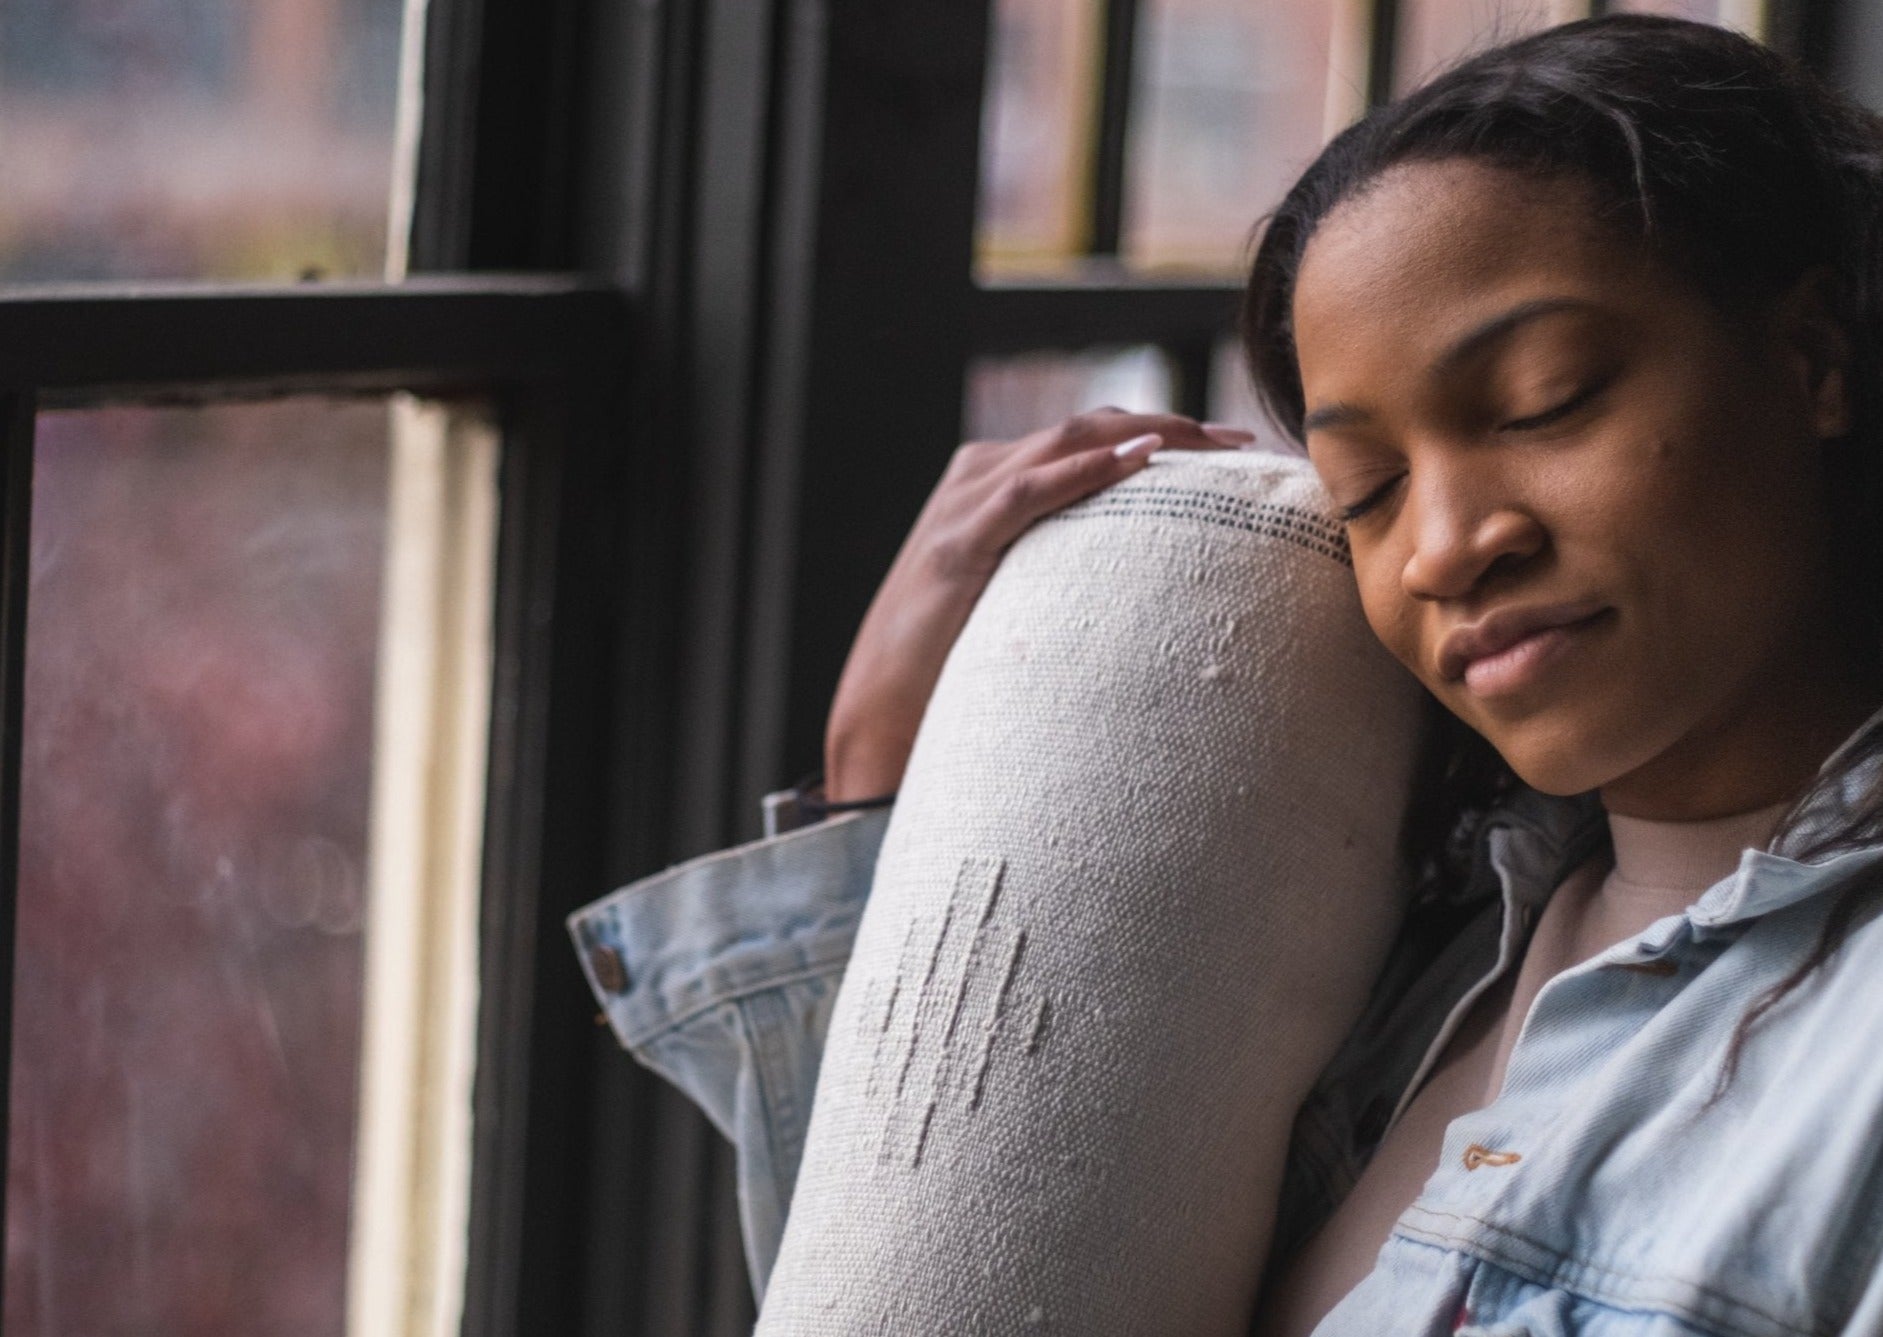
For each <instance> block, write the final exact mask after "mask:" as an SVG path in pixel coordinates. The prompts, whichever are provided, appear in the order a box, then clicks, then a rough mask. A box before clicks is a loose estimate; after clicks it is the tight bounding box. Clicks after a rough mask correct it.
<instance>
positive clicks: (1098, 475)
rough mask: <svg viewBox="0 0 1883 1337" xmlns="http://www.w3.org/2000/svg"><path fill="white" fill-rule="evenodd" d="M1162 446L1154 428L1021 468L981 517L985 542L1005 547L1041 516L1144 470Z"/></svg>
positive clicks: (988, 505) (996, 494) (1008, 480)
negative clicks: (984, 530) (1110, 443)
mask: <svg viewBox="0 0 1883 1337" xmlns="http://www.w3.org/2000/svg"><path fill="white" fill-rule="evenodd" d="M1164 444H1165V442H1164V439H1163V438H1162V437H1161V436H1159V435H1157V434H1156V433H1154V432H1146V433H1141V434H1140V435H1138V436H1136V437H1132V438H1128V439H1126V440H1125V441H1122V442H1118V443H1115V444H1113V445H1110V446H1102V447H1098V448H1096V449H1092V450H1085V451H1081V452H1079V453H1078V454H1075V455H1067V456H1065V457H1063V458H1060V459H1055V460H1051V461H1049V462H1047V463H1044V464H1036V465H1033V466H1031V467H1029V468H1026V469H1023V470H1021V471H1020V472H1018V473H1016V474H1014V475H1013V476H1012V477H1010V478H1008V479H1007V480H1006V481H1005V482H1004V483H1003V484H1002V485H1001V487H1000V488H998V489H997V490H996V491H995V493H994V494H993V496H991V497H990V498H989V499H988V501H987V503H986V505H985V507H984V508H983V510H982V513H981V515H980V517H979V519H980V522H981V523H982V524H983V525H984V526H985V528H986V540H987V541H988V542H989V543H990V544H991V545H992V546H993V547H996V548H1004V547H1006V546H1007V544H1009V543H1011V542H1013V540H1014V539H1016V538H1018V537H1019V536H1020V534H1021V532H1022V531H1023V530H1025V529H1026V527H1027V526H1028V525H1030V524H1032V523H1033V522H1034V521H1035V520H1037V519H1039V518H1040V517H1041V516H1043V515H1047V514H1050V513H1051V512H1053V511H1056V510H1059V509H1060V508H1061V507H1064V506H1069V505H1071V504H1072V503H1073V502H1075V501H1078V500H1080V499H1081V498H1083V497H1087V496H1090V495H1091V494H1092V493H1094V492H1097V491H1098V490H1099V489H1100V488H1103V487H1107V486H1109V485H1110V484H1112V483H1115V482H1117V481H1118V480H1119V479H1121V478H1125V477H1127V476H1129V475H1130V474H1133V473H1136V472H1137V471H1138V470H1139V469H1141V468H1143V467H1144V465H1145V462H1146V461H1147V460H1149V459H1150V457H1151V455H1152V454H1153V453H1155V452H1156V451H1157V450H1158V449H1160V448H1161V447H1163V446H1164Z"/></svg>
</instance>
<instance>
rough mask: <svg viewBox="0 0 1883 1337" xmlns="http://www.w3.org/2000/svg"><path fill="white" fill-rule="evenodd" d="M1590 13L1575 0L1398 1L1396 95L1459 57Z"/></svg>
mask: <svg viewBox="0 0 1883 1337" xmlns="http://www.w3.org/2000/svg"><path fill="white" fill-rule="evenodd" d="M1587 12H1588V7H1587V5H1586V4H1581V3H1577V0H1400V5H1399V26H1398V28H1397V29H1396V30H1395V32H1394V34H1393V45H1394V53H1393V92H1394V93H1395V94H1398V93H1403V92H1406V91H1408V90H1409V89H1412V88H1416V87H1417V86H1418V85H1420V84H1422V83H1424V82H1425V80H1426V78H1427V77H1428V76H1430V75H1431V74H1433V73H1436V72H1437V70H1438V69H1439V68H1440V67H1442V66H1445V65H1448V64H1450V63H1451V62H1452V61H1454V60H1455V59H1457V58H1458V57H1460V56H1464V55H1467V54H1470V53H1472V52H1476V51H1482V50H1484V49H1485V48H1487V47H1493V46H1497V45H1499V44H1500V43H1503V42H1508V41H1510V40H1511V39H1512V38H1515V37H1521V36H1523V35H1524V34H1525V33H1529V32H1535V31H1536V30H1537V29H1539V28H1547V27H1549V26H1550V25H1551V24H1552V23H1561V22H1563V21H1565V20H1567V19H1572V18H1579V17H1581V16H1582V15H1583V14H1586V13H1587Z"/></svg>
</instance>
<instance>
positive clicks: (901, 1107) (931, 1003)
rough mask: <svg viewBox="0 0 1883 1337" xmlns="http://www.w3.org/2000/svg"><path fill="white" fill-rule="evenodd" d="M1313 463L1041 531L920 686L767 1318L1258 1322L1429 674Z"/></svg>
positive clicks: (1215, 480)
mask: <svg viewBox="0 0 1883 1337" xmlns="http://www.w3.org/2000/svg"><path fill="white" fill-rule="evenodd" d="M1328 511H1329V505H1328V502H1327V499H1326V497H1325V496H1324V494H1323V493H1322V492H1321V490H1320V488H1319V486H1318V484H1317V483H1316V481H1315V479H1314V477H1313V474H1312V472H1311V471H1310V469H1309V467H1308V466H1307V464H1306V463H1305V462H1304V461H1301V460H1298V459H1294V458H1291V457H1283V456H1275V455H1263V454H1258V453H1253V452H1214V451H1211V452H1201V451H1198V452H1170V453H1166V454H1163V455H1159V456H1156V457H1154V458H1153V459H1152V462H1151V464H1150V466H1149V467H1148V468H1146V469H1144V470H1142V471H1140V472H1139V473H1137V474H1135V475H1133V476H1132V477H1131V478H1129V479H1127V480H1125V481H1124V482H1122V483H1119V484H1117V485H1115V486H1114V487H1112V488H1110V489H1108V490H1107V491H1105V492H1103V493H1100V494H1098V495H1097V496H1095V497H1092V498H1089V499H1087V500H1086V501H1084V502H1082V503H1079V504H1078V505H1075V506H1073V507H1071V508H1068V509H1067V510H1065V511H1062V512H1059V513H1058V514H1056V515H1054V516H1051V517H1048V518H1047V519H1045V520H1043V521H1041V522H1040V523H1039V524H1037V525H1035V526H1034V527H1033V528H1032V529H1030V530H1028V531H1027V533H1026V534H1025V535H1023V536H1022V537H1021V539H1020V540H1019V541H1018V542H1017V543H1016V544H1015V545H1014V546H1013V548H1012V549H1011V550H1010V551H1009V552H1008V554H1007V556H1006V557H1005V559H1004V560H1003V561H1002V563H1001V566H1000V568H999V570H998V571H997V572H996V574H995V576H994V579H993V581H992V582H991V583H990V585H989V586H988V588H987V590H986V592H985V593H984V594H983V596H982V597H981V600H980V602H979V604H978V605H977V606H976V608H975V611H974V613H973V615H972V616H971V617H970V619H969V621H968V623H967V625H966V626H965V628H964V629H963V631H962V633H961V636H960V638H959V640H958V641H957V642H956V644H955V646H954V649H953V651H952V653H951V654H950V656H949V658H948V661H947V664H946V666H945V668H944V670H943V672H942V675H941V679H940V681H939V683H938V684H937V687H936V691H935V694H934V697H933V699H932V700H931V702H930V704H929V707H928V712H927V714H926V715H925V716H924V718H923V721H922V726H921V731H920V733H919V735H918V737H917V740H916V744H915V750H914V754H913V755H912V756H911V758H910V762H909V767H908V772H907V774H906V776H905V777H904V781H903V785H902V789H901V796H900V798H899V800H898V802H897V805H896V810H895V813H894V815H893V817H892V818H891V821H890V825H889V830H888V832H887V834H886V836H885V838H884V843H883V847H882V851H881V855H880V857H879V861H878V863H877V866H876V876H875V881H874V883H873V885H872V889H871V893H870V900H869V903H868V905H867V907H866V908H865V911H864V915H863V920H862V923H861V925H860V927H859V930H858V937H857V941H856V946H855V951H854V954H853V956H852V957H851V961H850V965H849V968H848V970H847V972H846V974H845V977H844V980H843V985H842V988H841V990H840V991H839V994H838V997H837V1001H836V1005H835V1011H834V1014H833V1017H832V1021H831V1028H830V1033H829V1037H828V1040H827V1047H826V1050H825V1056H824V1059H823V1066H822V1068H821V1070H820V1075H819V1081H818V1088H817V1095H816V1101H815V1104H814V1107H813V1111H812V1116H811V1123H810V1129H809V1134H808V1140H807V1143H806V1146H805V1149H804V1156H803V1160H802V1163H801V1166H800V1169H799V1173H798V1179H797V1186H796V1190H795V1195H794V1198H793V1201H792V1205H791V1209H790V1214H789V1216H788V1218H787V1221H786V1227H785V1235H784V1239H783V1242H782V1245H781V1248H780V1254H779V1258H778V1261H777V1265H776V1267H775V1269H774V1271H773V1272H772V1274H771V1279H770V1283H769V1286H768V1289H767V1293H766V1298H765V1303H764V1306H763V1309H762V1311H761V1315H760V1320H759V1325H758V1332H759V1333H761V1334H766V1335H767V1337H786V1335H787V1334H791V1335H793V1337H795V1335H799V1334H817V1335H818V1337H824V1335H826V1334H829V1335H833V1337H834V1335H838V1334H841V1335H843V1337H852V1335H854V1337H863V1335H864V1334H870V1335H871V1337H874V1335H875V1334H879V1333H893V1334H951V1335H952V1334H1008V1333H1014V1334H1037V1333H1046V1332H1056V1333H1069V1334H1079V1335H1080V1337H1103V1335H1104V1334H1114V1333H1115V1334H1133V1337H1143V1335H1144V1334H1155V1333H1169V1334H1184V1335H1185V1337H1208V1335H1210V1334H1223V1335H1224V1337H1229V1335H1231V1334H1233V1335H1235V1337H1240V1334H1242V1333H1244V1332H1245V1331H1246V1330H1247V1325H1248V1321H1249V1316H1250V1311H1251V1308H1252V1306H1253V1301H1254V1295H1255V1288H1256V1284H1257V1281H1258V1279H1259V1268H1260V1264H1261V1261H1262V1258H1263V1256H1264V1253H1265V1251H1266V1249H1267V1246H1268V1239H1269V1232H1270V1228H1271V1224H1272V1221H1273V1216H1274V1207H1275V1201H1276V1197H1277V1193H1278V1191H1279V1185H1280V1179H1281V1170H1282V1164H1283V1159H1284V1155H1285V1152H1286V1149H1287V1142H1288V1133H1289V1128H1290V1124H1291V1123H1292V1120H1293V1116H1294V1111H1295V1109H1296V1108H1297V1107H1298V1105H1299V1104H1300V1102H1301V1100H1302V1099H1303V1097H1304V1096H1305V1095H1306V1093H1307V1090H1308V1088H1309V1086H1310V1085H1311V1084H1312V1082H1313V1080H1314V1078H1315V1076H1316V1075H1317V1074H1318V1073H1319V1071H1320V1069H1321V1068H1322V1067H1324V1066H1325V1065H1326V1063H1327V1062H1328V1060H1329V1059H1330V1058H1331V1057H1332V1055H1333V1052H1334V1049H1335V1047H1336V1045H1337V1044H1338V1043H1339V1041H1340V1040H1341V1039H1342V1037H1343V1036H1344V1035H1345V1033H1346V1032H1347V1030H1348V1029H1349V1028H1350V1027H1351V1026H1352V1024H1353V1022H1354V1020H1355V1019H1356V1018H1357V1016H1358V1014H1359V1011H1360V1008H1361V1005H1362V1004H1363V1002H1364V1000H1365V996H1366V993H1367V990H1368V988H1369V986H1370V985H1371V983H1372V981H1373V979H1374V977H1375V976H1376V975H1377V974H1378V971H1379V969H1380V967H1381V966H1382V965H1383V963H1384V960H1385V953H1386V950H1387V948H1388V946H1389V944H1390V942H1391V939H1392V935H1393V933H1394V931H1395V929H1396V927H1397V925H1398V923H1399V919H1400V915H1401V913H1402V910H1403V883H1404V879H1403V878H1402V877H1401V876H1400V875H1399V871H1398V869H1397V866H1396V863H1395V857H1394V842H1395V840H1396V836H1397V831H1398V824H1399V820H1400V815H1401V813H1402V811H1403V808H1404V802H1405V797H1406V790H1407V786H1408V785H1409V783H1410V773H1411V766H1412V759H1413V749H1414V744H1415V738H1416V734H1417V727H1418V690H1417V687H1416V684H1415V683H1414V681H1413V679H1412V678H1411V676H1410V675H1409V674H1407V673H1406V672H1405V671H1404V670H1403V669H1402V668H1401V667H1400V666H1399V665H1398V664H1396V663H1395V662H1393V661H1392V659H1391V658H1390V657H1389V656H1388V655H1387V653H1386V651H1385V650H1384V649H1383V648H1382V647H1381V646H1380V645H1379V643H1378V642H1377V641H1376V640H1375V639H1374V637H1373V636H1372V634H1371V632H1370V631H1369V630H1368V629H1367V627H1366V625H1365V622H1364V621H1363V619H1362V617H1361V613H1360V608H1359V601H1358V597H1357V594H1356V592H1355V589H1354V583H1353V573H1352V571H1351V569H1350V568H1349V566H1348V565H1347V556H1346V548H1345V543H1344V540H1343V538H1342V535H1341V530H1340V528H1339V526H1338V525H1337V524H1335V523H1333V522H1332V521H1331V520H1330V519H1329V518H1328Z"/></svg>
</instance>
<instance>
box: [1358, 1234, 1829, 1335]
mask: <svg viewBox="0 0 1883 1337" xmlns="http://www.w3.org/2000/svg"><path fill="white" fill-rule="evenodd" d="M1416 1210H1417V1211H1418V1212H1419V1213H1420V1214H1421V1215H1423V1216H1435V1217H1443V1218H1445V1219H1446V1220H1450V1221H1469V1222H1471V1223H1473V1224H1474V1225H1479V1226H1482V1227H1484V1229H1485V1230H1487V1231H1490V1232H1492V1233H1493V1234H1495V1235H1501V1236H1504V1237H1506V1238H1508V1239H1510V1240H1513V1241H1515V1242H1517V1243H1519V1244H1523V1245H1525V1246H1527V1247H1529V1248H1530V1249H1533V1250H1535V1251H1536V1252H1537V1253H1538V1254H1541V1255H1543V1256H1545V1257H1549V1258H1553V1259H1554V1260H1555V1264H1556V1265H1555V1266H1554V1267H1553V1268H1551V1269H1547V1270H1546V1269H1544V1268H1541V1267H1538V1266H1535V1265H1534V1264H1531V1263H1528V1262H1525V1261H1523V1260H1521V1259H1518V1258H1515V1257H1513V1256H1511V1255H1510V1254H1508V1253H1505V1252H1503V1251H1502V1250H1499V1249H1498V1248H1497V1247H1496V1245H1495V1243H1494V1242H1492V1241H1487V1240H1484V1239H1482V1238H1480V1237H1478V1236H1476V1235H1462V1234H1448V1233H1446V1232H1444V1231H1441V1230H1435V1229H1430V1228H1421V1227H1419V1226H1416V1225H1410V1224H1407V1223H1406V1221H1405V1219H1404V1218H1403V1217H1402V1218H1401V1219H1400V1221H1399V1222H1398V1223H1397V1224H1395V1225H1394V1227H1393V1233H1394V1234H1397V1235H1402V1236H1404V1237H1406V1238H1408V1239H1413V1240H1417V1241H1419V1242H1421V1243H1426V1244H1448V1245H1452V1246H1455V1247H1457V1248H1458V1249H1460V1250H1461V1251H1463V1252H1466V1253H1470V1254H1472V1255H1474V1256H1476V1257H1478V1258H1481V1259H1483V1260H1484V1261H1486V1262H1489V1263H1494V1264H1496V1265H1497V1266H1499V1267H1505V1268H1509V1269H1510V1270H1511V1271H1513V1272H1516V1273H1518V1274H1519V1275H1521V1276H1524V1277H1527V1278H1528V1279H1529V1280H1531V1281H1533V1282H1535V1283H1536V1284H1538V1285H1541V1286H1555V1287H1560V1288H1562V1289H1565V1290H1570V1291H1572V1292H1573V1293H1574V1294H1576V1295H1579V1296H1581V1297H1582V1298H1584V1299H1587V1300H1593V1301H1594V1302H1596V1303H1597V1304H1606V1305H1615V1306H1622V1305H1637V1306H1640V1307H1643V1308H1652V1309H1654V1310H1656V1311H1657V1312H1662V1313H1666V1314H1668V1315H1669V1316H1670V1317H1673V1318H1677V1319H1680V1320H1681V1321H1682V1322H1692V1321H1694V1319H1695V1318H1696V1317H1697V1315H1694V1314H1692V1313H1690V1312H1688V1311H1687V1310H1685V1309H1682V1308H1679V1307H1677V1306H1675V1305H1673V1304H1672V1303H1671V1302H1651V1301H1646V1300H1644V1299H1643V1298H1642V1297H1639V1296H1631V1295H1625V1294H1623V1293H1621V1292H1619V1291H1608V1292H1604V1291H1603V1290H1602V1289H1601V1287H1602V1285H1603V1284H1604V1283H1597V1285H1596V1286H1593V1287H1590V1286H1584V1285H1580V1284H1578V1285H1576V1286H1570V1285H1568V1284H1567V1278H1566V1276H1565V1273H1566V1272H1567V1271H1568V1269H1569V1268H1571V1267H1574V1268H1579V1269H1581V1270H1583V1271H1585V1272H1589V1273H1594V1274H1597V1275H1598V1276H1602V1277H1607V1278H1611V1279H1613V1280H1614V1281H1616V1282H1621V1283H1630V1282H1632V1283H1636V1284H1640V1285H1652V1284H1654V1283H1655V1282H1656V1281H1658V1280H1665V1281H1673V1282H1677V1283H1679V1284H1680V1285H1682V1286H1687V1287H1689V1288H1691V1289H1692V1290H1693V1291H1694V1292H1696V1293H1697V1294H1700V1295H1704V1296H1707V1297H1708V1298H1710V1299H1713V1300H1716V1301H1718V1302H1719V1303H1720V1304H1722V1305H1725V1306H1727V1307H1728V1308H1731V1309H1742V1310H1744V1311H1746V1312H1747V1313H1749V1314H1753V1315H1756V1316H1757V1317H1759V1318H1761V1319H1764V1320H1765V1321H1766V1322H1767V1323H1769V1324H1771V1325H1772V1327H1773V1328H1777V1329H1779V1330H1780V1331H1783V1332H1787V1333H1793V1334H1796V1337H1824V1333H1823V1330H1822V1329H1816V1328H1800V1327H1797V1326H1795V1325H1794V1324H1791V1323H1789V1322H1787V1321H1786V1320H1784V1319H1783V1318H1780V1317H1779V1316H1778V1315H1777V1314H1773V1313H1770V1312H1768V1311H1766V1310H1764V1309H1761V1308H1759V1306H1757V1305H1755V1304H1752V1303H1750V1302H1748V1301H1745V1300H1741V1299H1738V1298H1736V1297H1734V1296H1731V1295H1727V1294H1726V1293H1724V1292H1723V1291H1717V1290H1714V1289H1713V1288H1712V1287H1711V1286H1708V1285H1705V1284H1703V1283H1701V1282H1697V1281H1691V1280H1689V1279H1687V1278H1685V1277H1676V1276H1671V1275H1663V1276H1661V1277H1650V1276H1645V1275H1643V1274H1641V1273H1631V1272H1623V1271H1620V1270H1619V1269H1616V1268H1612V1267H1605V1266H1603V1265H1602V1264H1600V1263H1595V1262H1590V1261H1588V1260H1586V1259H1583V1258H1579V1257H1577V1256H1575V1255H1574V1254H1566V1253H1563V1252H1561V1251H1560V1250H1557V1249H1553V1248H1551V1247H1550V1246H1548V1245H1546V1244H1543V1243H1542V1242H1540V1241H1538V1240H1534V1239H1531V1238H1529V1237H1528V1236H1526V1235H1523V1234H1520V1233H1518V1232H1517V1231H1514V1230H1511V1229H1509V1228H1508V1227H1505V1226H1499V1225H1493V1224H1492V1223H1491V1222H1489V1221H1487V1220H1485V1219H1484V1218H1483V1217H1481V1216H1471V1215H1469V1214H1465V1213H1458V1212H1442V1211H1438V1210H1436V1209H1434V1208H1431V1207H1424V1206H1419V1207H1417V1208H1416ZM1769 1331H1770V1329H1761V1330H1753V1329H1748V1328H1735V1337H1766V1333H1768V1332H1769Z"/></svg>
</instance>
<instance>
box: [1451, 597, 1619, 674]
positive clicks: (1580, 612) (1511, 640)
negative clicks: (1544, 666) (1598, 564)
mask: <svg viewBox="0 0 1883 1337" xmlns="http://www.w3.org/2000/svg"><path fill="white" fill-rule="evenodd" d="M1605 607H1606V605H1604V604H1601V603H1596V602H1593V601H1591V600H1581V601H1578V602H1575V603H1558V604H1536V605H1532V606H1530V607H1524V608H1500V609H1498V610H1497V611H1496V612H1494V613H1490V614H1488V615H1487V616H1485V617H1483V618H1481V619H1479V620H1478V621H1476V622H1473V623H1471V624H1470V625H1469V626H1464V627H1458V628H1455V629H1454V630H1453V631H1451V632H1450V633H1448V634H1447V635H1446V637H1445V639H1444V640H1443V641H1442V642H1440V643H1439V649H1438V669H1439V673H1440V675H1441V676H1442V677H1443V678H1444V679H1445V680H1446V681H1447V682H1458V681H1459V680H1461V679H1462V678H1463V677H1464V675H1465V669H1466V667H1467V666H1469V665H1470V663H1471V661H1472V660H1474V659H1482V658H1484V657H1485V656H1486V655H1494V654H1496V653H1497V652H1498V651H1500V650H1507V649H1509V648H1510V647H1511V646H1513V645H1515V644H1516V643H1517V642H1518V641H1521V640H1522V639H1523V638H1524V637H1526V636H1532V635H1535V634H1536V633H1537V632H1539V631H1543V630H1545V629H1547V628H1550V627H1566V626H1568V625H1570V624H1571V623H1575V622H1582V621H1585V620H1586V619H1588V618H1591V617H1593V616H1595V615H1596V614H1597V613H1599V612H1602V611H1603V609H1604V608H1605Z"/></svg>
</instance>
